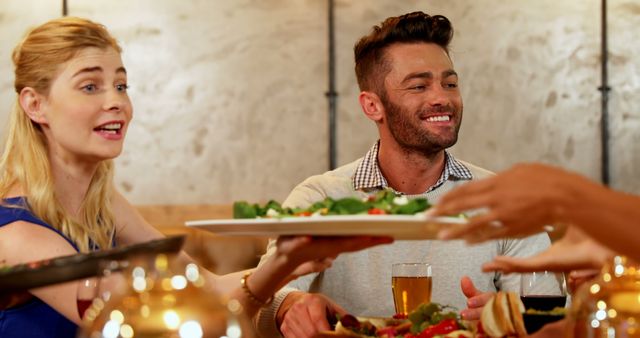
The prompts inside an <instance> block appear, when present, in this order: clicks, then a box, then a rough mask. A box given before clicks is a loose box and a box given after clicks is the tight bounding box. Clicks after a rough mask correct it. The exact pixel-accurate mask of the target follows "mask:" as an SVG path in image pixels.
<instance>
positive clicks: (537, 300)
mask: <svg viewBox="0 0 640 338" xmlns="http://www.w3.org/2000/svg"><path fill="white" fill-rule="evenodd" d="M566 290H567V287H566V282H565V278H564V274H563V273H555V272H551V271H538V272H531V273H524V274H522V275H521V280H520V298H521V299H522V303H524V307H525V309H527V310H528V309H534V310H538V311H551V310H553V309H554V308H556V307H561V308H562V307H564V306H565V304H566V302H567V291H566Z"/></svg>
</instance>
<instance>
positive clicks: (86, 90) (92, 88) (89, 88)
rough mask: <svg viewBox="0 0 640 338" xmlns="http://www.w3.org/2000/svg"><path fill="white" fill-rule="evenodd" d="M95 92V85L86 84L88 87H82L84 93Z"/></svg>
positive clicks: (96, 88)
mask: <svg viewBox="0 0 640 338" xmlns="http://www.w3.org/2000/svg"><path fill="white" fill-rule="evenodd" d="M96 90H98V87H97V86H96V85H95V84H88V85H84V86H82V91H83V92H86V93H94V92H95V91H96Z"/></svg>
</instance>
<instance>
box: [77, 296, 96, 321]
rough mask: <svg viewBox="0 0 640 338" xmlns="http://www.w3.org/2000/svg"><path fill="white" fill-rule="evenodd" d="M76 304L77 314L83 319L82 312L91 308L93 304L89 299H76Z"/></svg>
mask: <svg viewBox="0 0 640 338" xmlns="http://www.w3.org/2000/svg"><path fill="white" fill-rule="evenodd" d="M76 303H77V304H78V314H79V315H80V318H83V317H84V312H85V311H87V309H88V308H89V306H91V303H93V300H91V299H78V300H76Z"/></svg>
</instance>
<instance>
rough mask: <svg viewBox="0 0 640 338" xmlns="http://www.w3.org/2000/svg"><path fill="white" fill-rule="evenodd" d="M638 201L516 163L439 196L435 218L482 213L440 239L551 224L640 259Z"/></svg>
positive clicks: (518, 233)
mask: <svg viewBox="0 0 640 338" xmlns="http://www.w3.org/2000/svg"><path fill="white" fill-rule="evenodd" d="M639 205H640V197H638V196H633V195H629V194H625V193H621V192H616V191H612V190H610V189H608V188H607V187H604V186H602V185H600V184H598V183H595V182H592V181H590V180H589V179H587V178H585V177H583V176H580V175H578V174H575V173H571V172H568V171H565V170H563V169H560V168H555V167H551V166H547V165H542V164H520V165H517V166H515V167H513V168H512V169H510V170H507V171H505V172H503V173H501V174H499V175H497V176H494V177H491V178H488V179H485V180H481V181H477V182H471V183H468V184H465V185H463V186H461V187H459V188H457V189H456V190H454V191H452V192H450V193H449V194H447V195H446V196H444V197H443V198H442V199H441V201H440V203H439V204H438V205H437V206H436V208H435V209H434V211H433V214H435V215H448V214H457V213H460V212H464V211H467V210H472V209H477V208H487V209H488V211H487V212H486V213H483V214H480V215H478V216H476V217H473V218H471V219H470V220H469V224H468V225H466V226H464V227H460V228H456V229H452V230H450V231H446V232H444V233H442V234H441V235H442V238H444V239H451V238H464V239H467V240H468V241H471V242H478V241H485V240H489V239H495V238H501V237H522V236H526V235H530V234H532V233H535V232H540V231H541V230H542V228H543V226H544V225H546V224H554V223H556V224H557V223H564V224H571V225H574V226H577V227H580V228H581V229H582V230H583V231H584V232H585V233H586V234H588V235H589V236H591V237H592V238H594V239H595V240H596V241H598V242H600V243H602V244H604V245H605V246H607V247H609V248H611V249H613V250H615V251H617V252H620V253H622V254H625V255H628V256H630V257H631V258H633V259H640V248H639V247H638V246H637V243H636V242H635V238H637V235H638V234H640V226H638V222H640V208H639V207H638V206H639Z"/></svg>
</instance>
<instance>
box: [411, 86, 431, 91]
mask: <svg viewBox="0 0 640 338" xmlns="http://www.w3.org/2000/svg"><path fill="white" fill-rule="evenodd" d="M425 88H427V86H425V85H417V86H413V87H411V88H410V89H413V90H424V89H425Z"/></svg>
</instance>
